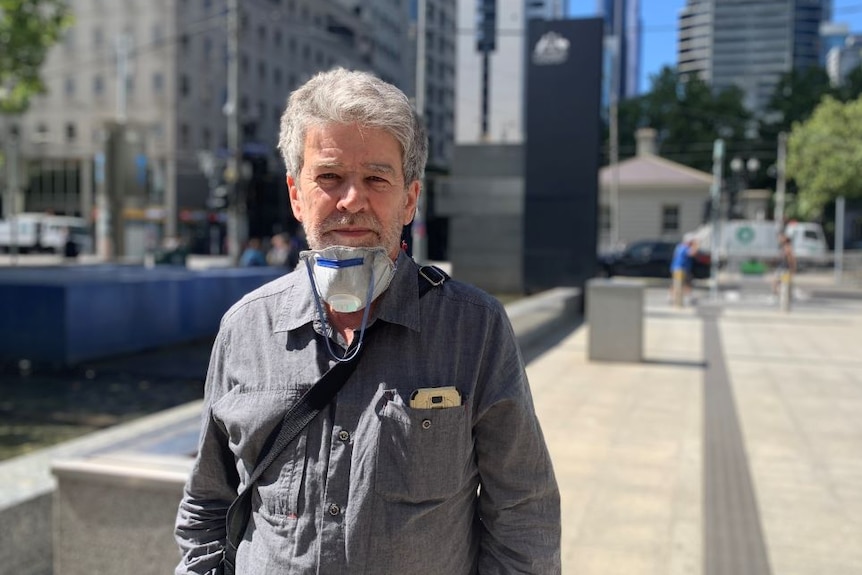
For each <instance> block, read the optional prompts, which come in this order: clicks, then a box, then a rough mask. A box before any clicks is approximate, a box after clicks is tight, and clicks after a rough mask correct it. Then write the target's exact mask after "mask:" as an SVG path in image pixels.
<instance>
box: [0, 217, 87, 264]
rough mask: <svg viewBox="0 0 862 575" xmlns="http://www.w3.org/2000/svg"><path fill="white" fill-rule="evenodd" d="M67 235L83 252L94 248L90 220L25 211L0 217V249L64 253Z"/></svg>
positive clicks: (4, 251) (3, 250) (4, 250)
mask: <svg viewBox="0 0 862 575" xmlns="http://www.w3.org/2000/svg"><path fill="white" fill-rule="evenodd" d="M67 235H71V236H72V239H73V240H75V243H76V244H78V251H79V252H80V253H89V252H92V251H93V236H92V234H91V233H90V227H89V225H88V223H87V220H85V219H84V218H78V217H74V216H55V215H52V214H41V213H27V212H25V213H22V214H18V215H15V216H12V218H11V219H10V220H0V252H3V253H8V252H11V251H13V246H14V248H15V250H17V251H18V252H20V253H46V252H47V253H60V254H61V253H63V248H64V246H65V244H66V237H67Z"/></svg>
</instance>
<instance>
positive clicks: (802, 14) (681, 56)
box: [678, 0, 823, 113]
mask: <svg viewBox="0 0 862 575" xmlns="http://www.w3.org/2000/svg"><path fill="white" fill-rule="evenodd" d="M822 12H823V4H822V1H821V0H754V1H751V0H748V1H743V0H722V1H719V0H688V3H687V4H686V6H685V7H684V8H683V9H682V10H681V12H680V16H679V46H678V69H679V71H680V72H681V73H696V74H698V75H700V77H701V78H703V79H704V80H705V81H706V82H708V83H709V84H711V85H712V87H713V88H714V89H717V90H720V89H723V88H727V87H730V86H733V85H736V86H738V87H739V88H741V89H742V90H743V92H744V94H745V100H744V101H745V105H746V107H748V109H750V110H752V111H753V112H755V113H758V112H762V111H763V110H764V109H765V108H766V106H767V104H768V103H769V100H770V98H771V97H772V95H773V92H774V90H775V86H776V84H777V83H778V81H779V79H780V78H781V76H782V74H784V73H786V72H789V71H790V70H792V69H804V68H807V67H809V66H817V65H818V61H819V43H820V34H819V32H820V24H821V21H822Z"/></svg>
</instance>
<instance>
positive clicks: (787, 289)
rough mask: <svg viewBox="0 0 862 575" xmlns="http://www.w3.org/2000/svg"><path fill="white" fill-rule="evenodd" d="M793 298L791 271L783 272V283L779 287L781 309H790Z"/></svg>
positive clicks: (779, 305)
mask: <svg viewBox="0 0 862 575" xmlns="http://www.w3.org/2000/svg"><path fill="white" fill-rule="evenodd" d="M791 299H793V291H792V286H791V281H790V272H788V271H785V272H781V284H780V286H779V288H778V307H779V309H780V310H781V311H790V300H791Z"/></svg>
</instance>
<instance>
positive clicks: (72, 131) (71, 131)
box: [66, 122, 78, 142]
mask: <svg viewBox="0 0 862 575" xmlns="http://www.w3.org/2000/svg"><path fill="white" fill-rule="evenodd" d="M77 132H78V131H77V129H76V128H75V124H73V123H72V122H69V123H68V124H66V141H68V142H74V141H75V138H77V136H78V133H77Z"/></svg>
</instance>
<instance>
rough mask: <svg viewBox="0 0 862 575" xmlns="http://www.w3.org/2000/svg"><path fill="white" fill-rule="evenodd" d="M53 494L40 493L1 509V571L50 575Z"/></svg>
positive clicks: (27, 574) (24, 574)
mask: <svg viewBox="0 0 862 575" xmlns="http://www.w3.org/2000/svg"><path fill="white" fill-rule="evenodd" d="M51 509H52V494H51V492H50V491H47V492H43V493H39V494H36V495H34V496H33V497H31V498H29V499H27V500H25V501H21V502H20V503H18V504H17V505H15V506H14V507H11V508H9V509H6V510H0V525H2V527H0V531H2V533H3V535H2V536H0V572H2V573H9V574H10V575H12V574H13V573H14V574H15V575H51V574H52V573H54V571H53V570H52V565H51V563H52V559H53V551H52V537H51V527H52V516H51Z"/></svg>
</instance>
